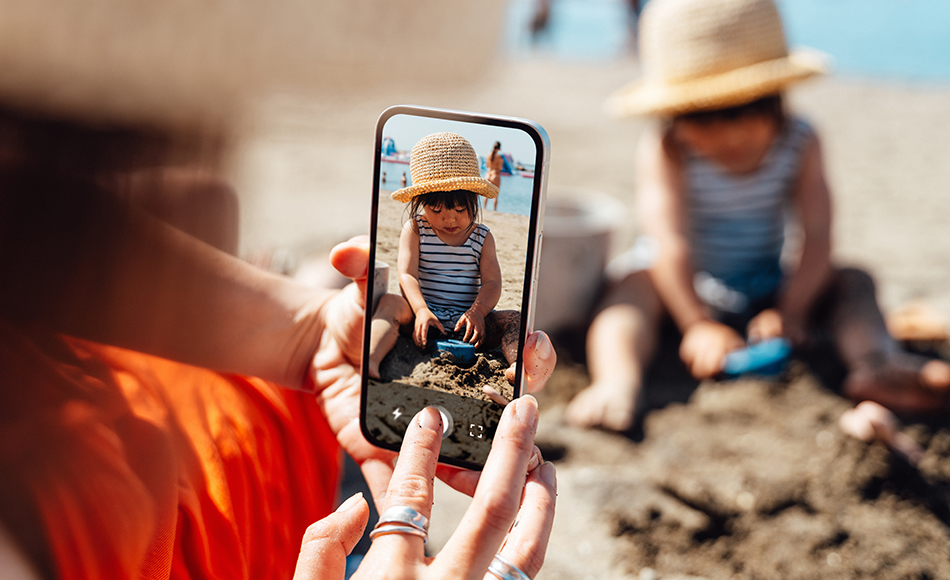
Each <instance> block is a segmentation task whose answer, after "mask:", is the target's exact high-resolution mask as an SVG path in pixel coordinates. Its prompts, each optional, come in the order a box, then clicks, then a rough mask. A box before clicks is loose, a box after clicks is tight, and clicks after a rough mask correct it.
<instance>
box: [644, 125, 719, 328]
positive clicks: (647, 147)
mask: <svg viewBox="0 0 950 580" xmlns="http://www.w3.org/2000/svg"><path fill="white" fill-rule="evenodd" d="M637 178H638V179H637V195H638V197H637V202H638V203H637V209H638V212H637V214H638V217H639V219H640V226H641V229H642V232H643V233H644V234H645V235H648V236H651V237H652V238H654V239H655V240H656V241H657V242H658V246H659V255H658V257H657V260H656V262H655V263H654V265H653V267H652V268H651V269H650V277H651V279H652V280H653V284H654V285H655V286H656V290H657V293H658V294H659V296H660V298H661V299H662V300H663V304H664V306H666V308H667V309H668V310H669V312H670V315H671V316H672V317H673V320H674V321H675V322H676V324H677V326H678V327H679V328H680V330H682V331H684V332H685V330H686V329H687V328H689V327H690V326H691V325H693V324H694V323H696V322H699V321H701V320H707V319H708V318H709V316H708V313H707V311H706V308H705V306H704V305H703V303H702V302H701V301H700V300H699V297H698V296H697V295H696V291H695V289H694V288H693V266H692V261H691V257H690V253H689V243H688V241H687V234H686V208H685V200H684V192H683V187H684V186H683V180H682V177H681V167H680V164H679V160H678V155H677V153H676V151H675V146H674V145H673V144H672V143H670V142H669V138H668V137H664V136H662V135H661V134H659V132H653V133H648V134H646V135H645V136H644V138H643V139H642V140H641V142H640V146H639V148H638V151H637Z"/></svg>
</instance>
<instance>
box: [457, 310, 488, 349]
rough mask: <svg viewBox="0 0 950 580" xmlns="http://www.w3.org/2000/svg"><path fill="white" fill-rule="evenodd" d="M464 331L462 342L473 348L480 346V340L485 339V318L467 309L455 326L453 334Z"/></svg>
mask: <svg viewBox="0 0 950 580" xmlns="http://www.w3.org/2000/svg"><path fill="white" fill-rule="evenodd" d="M462 328H464V329H465V336H463V337H462V340H464V341H465V342H467V343H469V344H474V345H475V346H481V344H482V339H483V338H485V317H484V316H482V315H481V314H479V313H478V312H477V311H476V310H475V309H474V308H469V309H468V310H467V311H466V312H465V314H463V315H462V316H461V317H459V321H458V322H457V323H456V324H455V332H459V331H460V330H462Z"/></svg>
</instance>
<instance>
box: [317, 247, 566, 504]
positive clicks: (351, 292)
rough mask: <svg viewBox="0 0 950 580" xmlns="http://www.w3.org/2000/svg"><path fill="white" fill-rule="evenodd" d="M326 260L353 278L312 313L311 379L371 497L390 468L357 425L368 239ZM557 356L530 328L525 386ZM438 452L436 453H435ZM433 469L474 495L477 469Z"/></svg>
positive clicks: (539, 380) (536, 384) (545, 373)
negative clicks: (317, 330) (316, 326)
mask: <svg viewBox="0 0 950 580" xmlns="http://www.w3.org/2000/svg"><path fill="white" fill-rule="evenodd" d="M330 261H331V263H332V264H333V266H334V267H335V268H336V269H337V270H339V271H340V273H342V274H343V275H345V276H347V277H349V278H351V279H352V280H353V281H354V283H352V284H350V285H348V286H347V287H345V288H344V289H343V290H341V291H340V292H338V293H337V294H335V295H334V296H332V297H331V298H329V299H328V300H325V301H323V302H322V303H321V304H320V306H319V307H318V309H317V310H315V311H314V312H313V313H312V314H311V316H314V317H315V318H316V319H318V320H320V321H321V323H320V327H321V328H322V329H323V330H322V332H321V334H320V338H319V340H318V345H319V347H318V350H317V351H316V353H315V354H314V355H313V359H312V366H311V370H310V379H311V380H312V382H313V384H314V385H315V387H316V392H317V401H318V402H319V404H320V406H321V408H322V410H323V412H324V414H325V415H326V417H327V420H328V422H329V424H330V428H331V429H332V430H333V432H334V433H335V434H336V437H337V440H338V441H339V442H340V445H341V446H342V447H343V448H344V449H345V450H346V452H347V453H349V455H350V457H352V458H353V460H354V461H356V462H357V464H359V465H360V467H361V469H362V471H363V476H364V477H365V478H366V482H367V484H368V485H369V488H370V491H371V492H372V494H373V497H374V498H377V499H379V498H382V497H384V496H385V492H386V489H387V487H388V485H389V481H390V478H391V477H392V474H393V459H394V458H395V456H396V454H395V453H394V452H392V451H387V450H385V449H381V448H379V447H376V446H374V445H371V444H370V443H369V442H368V441H366V439H365V438H364V437H363V435H362V433H361V431H360V425H359V409H360V376H359V367H360V356H361V353H362V329H363V308H364V302H365V296H366V272H367V265H368V263H369V245H368V240H367V239H366V238H365V237H357V238H353V239H352V240H350V241H348V242H344V243H342V244H340V245H338V246H336V247H335V248H334V249H333V250H332V251H331V253H330ZM556 362H557V355H556V354H555V352H554V349H553V348H552V346H551V342H550V340H549V339H548V337H547V336H546V335H545V334H544V333H543V332H533V333H531V334H530V335H529V336H528V339H527V340H526V341H525V347H524V368H525V383H524V385H525V391H526V392H529V393H533V392H537V391H539V390H541V388H542V387H543V386H544V383H545V382H546V381H547V379H548V377H550V376H551V372H552V371H553V370H554V365H555V363H556ZM436 457H437V455H436ZM437 475H438V476H439V478H440V479H442V480H444V481H445V482H446V483H447V484H449V485H450V486H452V487H453V488H455V489H457V490H459V491H460V492H462V493H466V494H467V495H472V494H473V493H474V491H475V486H476V485H477V483H478V480H479V476H480V474H479V473H478V472H473V471H467V470H462V469H458V468H454V467H450V466H444V465H440V466H439V467H438V469H437Z"/></svg>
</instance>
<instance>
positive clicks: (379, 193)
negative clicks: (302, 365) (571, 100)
mask: <svg viewBox="0 0 950 580" xmlns="http://www.w3.org/2000/svg"><path fill="white" fill-rule="evenodd" d="M375 143H376V145H375V157H374V168H373V180H374V181H373V198H372V215H371V232H370V264H374V266H373V267H371V268H370V269H369V279H368V281H367V299H366V320H365V322H366V324H365V328H364V332H363V336H364V341H363V363H362V394H361V405H360V427H361V429H362V431H363V435H364V436H365V437H366V439H367V440H369V441H370V442H371V443H373V444H374V445H377V446H379V447H383V448H386V449H392V450H397V451H398V450H399V447H400V445H401V444H402V439H403V437H404V435H405V432H406V428H407V427H408V426H409V421H410V420H411V419H412V417H414V416H415V415H416V413H418V412H419V411H420V410H422V409H423V408H425V407H427V406H435V407H436V408H438V409H439V412H440V413H441V414H442V419H443V426H444V430H443V437H442V448H441V449H442V450H441V455H440V457H439V460H440V461H441V462H442V463H447V464H450V465H455V466H459V467H465V468H469V469H480V468H481V467H482V466H483V465H484V464H485V460H486V459H487V457H488V452H489V450H490V449H491V443H492V439H493V438H494V436H495V430H496V428H497V426H498V421H499V419H500V418H501V413H502V410H503V409H504V406H505V404H507V403H508V402H510V401H511V400H513V399H514V398H516V397H519V396H521V394H522V388H523V380H524V376H523V375H524V370H523V367H524V364H523V360H522V354H521V353H522V351H523V349H524V343H525V338H526V337H527V336H528V334H529V333H530V332H531V331H532V329H533V324H534V301H535V300H534V298H535V289H536V286H537V280H538V258H539V255H540V251H541V238H542V223H543V218H544V200H545V189H546V182H547V178H546V176H547V169H548V156H549V151H550V145H549V141H548V137H547V134H546V133H545V132H544V129H542V128H541V126H540V125H538V124H537V123H534V122H532V121H528V120H525V119H517V118H511V117H500V116H494V115H483V114H477V113H466V112H461V111H449V110H443V109H433V108H426V107H416V106H396V107H391V108H389V109H386V111H384V112H383V113H382V115H381V116H380V117H379V120H378V122H377V124H376V142H375ZM492 194H495V195H492ZM472 196H474V198H473V197H472ZM450 205H451V206H452V207H449V206H450ZM476 206H477V207H476ZM413 209H414V212H415V213H412V212H413ZM476 214H477V215H476ZM473 300H480V302H479V307H478V308H476V309H475V310H478V311H482V310H485V309H486V308H487V307H491V312H490V313H488V314H487V315H485V316H484V317H481V315H480V312H479V314H474V315H473V314H471V313H469V314H467V315H466V313H467V312H469V311H468V310H467V308H468V307H469V306H470V305H471V304H472V303H473ZM493 301H494V302H495V303H494V304H493V305H492V304H491V302H493ZM466 305H468V306H466ZM417 314H418V315H417ZM479 318H481V323H482V326H483V332H482V333H481V334H480V335H478V338H476V337H475V334H474V333H475V329H477V328H478V325H479ZM436 320H437V321H438V323H436V322H435V321H436ZM440 326H441V328H440ZM420 328H421V330H420ZM506 371H508V374H509V375H510V376H511V378H513V382H512V381H511V380H509V379H508V378H506Z"/></svg>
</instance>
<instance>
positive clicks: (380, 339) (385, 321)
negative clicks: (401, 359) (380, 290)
mask: <svg viewBox="0 0 950 580" xmlns="http://www.w3.org/2000/svg"><path fill="white" fill-rule="evenodd" d="M410 322H412V308H411V307H410V306H409V303H408V302H406V299H405V298H403V297H402V296H399V295H398V294H383V296H382V297H381V298H380V299H379V304H378V305H377V306H376V312H374V313H373V320H372V322H370V333H369V376H370V377H372V378H374V379H378V378H379V365H380V363H382V362H383V358H385V357H386V355H387V354H388V353H389V351H391V350H392V349H393V346H395V344H396V339H397V338H399V327H400V326H403V325H405V324H409V323H410Z"/></svg>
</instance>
